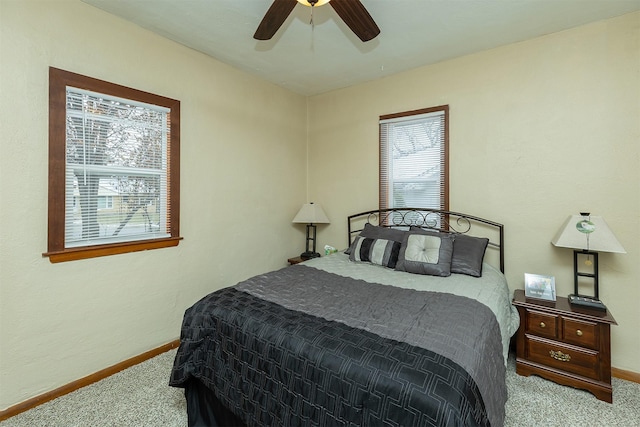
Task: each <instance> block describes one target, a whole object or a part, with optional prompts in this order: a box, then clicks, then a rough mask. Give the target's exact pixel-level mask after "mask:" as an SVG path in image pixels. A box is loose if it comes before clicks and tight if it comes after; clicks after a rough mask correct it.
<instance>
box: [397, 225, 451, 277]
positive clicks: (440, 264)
mask: <svg viewBox="0 0 640 427" xmlns="http://www.w3.org/2000/svg"><path fill="white" fill-rule="evenodd" d="M452 255H453V236H451V235H450V234H447V233H434V232H432V231H424V230H415V231H411V232H409V233H407V234H406V235H405V237H404V239H403V241H402V245H401V246H400V254H399V255H398V263H397V264H396V270H398V271H406V272H409V273H416V274H428V275H431V276H442V277H446V276H450V275H451V256H452Z"/></svg>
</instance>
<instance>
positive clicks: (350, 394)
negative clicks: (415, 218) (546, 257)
mask: <svg viewBox="0 0 640 427" xmlns="http://www.w3.org/2000/svg"><path fill="white" fill-rule="evenodd" d="M502 349H503V345H502V339H501V332H500V326H499V325H498V322H497V320H496V316H495V315H494V313H493V311H492V310H491V309H489V308H488V307H487V306H486V305H484V304H482V303H479V302H478V301H475V300H473V299H470V298H467V297H463V296H458V295H453V294H449V293H444V292H432V291H418V290H415V289H403V288H397V287H395V286H389V285H384V284H379V283H371V282H366V281H363V280H359V279H354V278H351V277H345V276H342V275H338V274H335V273H331V272H328V271H323V270H319V269H316V268H312V267H310V266H307V265H304V264H301V265H296V266H292V267H287V268H284V269H282V270H278V271H275V272H271V273H267V274H264V275H259V276H255V277H253V278H251V279H249V280H247V281H244V282H242V283H239V284H238V285H236V286H234V287H231V288H225V289H222V290H219V291H217V292H214V293H212V294H210V295H208V296H206V297H205V298H203V299H202V300H200V301H199V302H197V303H196V304H194V305H193V306H192V307H191V308H189V309H188V310H187V311H186V313H185V317H184V321H183V326H182V331H181V344H180V348H179V349H178V353H177V355H176V359H175V363H174V367H173V371H172V373H171V380H170V384H171V385H172V386H177V387H184V386H186V384H187V383H188V382H189V381H190V380H193V379H196V380H198V381H200V382H201V383H202V384H203V385H204V386H206V388H207V389H209V390H210V391H212V392H213V393H214V394H215V396H216V398H217V399H218V400H219V401H220V402H221V403H222V404H223V405H224V406H225V407H226V408H228V409H229V410H230V411H231V412H232V413H234V414H235V415H236V416H237V417H238V418H239V419H241V420H242V421H243V422H244V423H245V424H246V425H264V426H269V425H310V426H315V425H317V426H328V425H331V426H356V425H360V426H362V425H404V426H411V425H414V426H427V425H434V426H435V425H440V426H442V425H447V426H448V425H502V424H503V421H504V403H505V402H506V398H507V395H506V385H505V364H504V359H503V355H502Z"/></svg>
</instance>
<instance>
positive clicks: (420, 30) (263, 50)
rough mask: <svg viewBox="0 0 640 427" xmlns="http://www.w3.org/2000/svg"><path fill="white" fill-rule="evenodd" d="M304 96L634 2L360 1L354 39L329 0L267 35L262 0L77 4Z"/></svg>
mask: <svg viewBox="0 0 640 427" xmlns="http://www.w3.org/2000/svg"><path fill="white" fill-rule="evenodd" d="M83 1H84V2H85V3H88V4H90V5H93V6H96V7H98V8H100V9H103V10H105V11H107V12H109V13H112V14H114V15H117V16H120V17H122V18H124V19H126V20H129V21H131V22H134V23H135V24H137V25H139V26H141V27H143V28H146V29H149V30H151V31H153V32H155V33H157V34H160V35H162V36H164V37H167V38H169V39H171V40H174V41H176V42H178V43H181V44H183V45H185V46H188V47H190V48H192V49H195V50H197V51H200V52H202V53H205V54H207V55H210V56H212V57H214V58H216V59H218V60H220V61H222V62H225V63H227V64H230V65H232V66H234V67H236V68H238V69H241V70H244V71H246V72H248V73H251V74H254V75H256V76H259V77H262V78H264V79H266V80H269V81H271V82H273V83H275V84H277V85H280V86H282V87H285V88H287V89H289V90H292V91H294V92H297V93H300V94H303V95H314V94H319V93H323V92H327V91H330V90H333V89H338V88H342V87H347V86H351V85H354V84H357V83H362V82H365V81H369V80H374V79H378V78H380V77H384V76H388V75H391V74H395V73H398V72H400V71H404V70H408V69H411V68H415V67H418V66H422V65H427V64H433V63H436V62H440V61H443V60H446V59H450V58H455V57H458V56H462V55H467V54H470V53H474V52H478V51H482V50H486V49H491V48H494V47H497V46H501V45H505V44H509V43H515V42H519V41H522V40H526V39H530V38H533V37H538V36H541V35H544V34H549V33H554V32H558V31H562V30H565V29H568V28H572V27H576V26H579V25H583V24H586V23H589V22H594V21H598V20H602V19H606V18H610V17H614V16H619V15H623V14H625V13H629V12H632V11H637V10H640V0H362V4H363V5H364V6H365V7H366V8H367V10H368V11H369V13H370V14H371V16H372V17H373V19H374V20H375V21H376V23H377V24H378V26H379V27H380V31H381V33H380V35H379V36H378V37H376V38H375V39H373V40H371V41H369V42H366V43H363V42H362V41H360V39H358V38H357V37H356V36H355V35H354V34H353V33H352V32H351V30H349V28H348V27H347V26H346V25H345V24H344V23H343V22H342V20H341V19H340V18H339V17H338V15H337V14H336V13H335V11H334V10H333V8H332V7H331V6H330V5H325V6H321V7H317V8H315V11H314V17H313V21H314V26H313V28H312V26H311V25H310V24H309V19H310V11H311V9H310V8H309V7H305V6H303V5H300V4H298V5H296V7H295V8H294V10H293V12H292V13H291V15H290V16H289V18H288V19H287V20H286V21H285V23H284V24H283V25H282V27H281V28H280V30H279V31H278V32H277V33H276V35H275V36H274V37H273V39H271V40H269V41H257V40H254V39H253V34H254V32H255V30H256V28H257V27H258V24H259V23H260V21H261V20H262V17H263V16H264V14H265V12H266V11H267V9H268V8H269V6H270V5H271V2H272V1H271V0H83Z"/></svg>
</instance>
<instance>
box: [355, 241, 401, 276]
mask: <svg viewBox="0 0 640 427" xmlns="http://www.w3.org/2000/svg"><path fill="white" fill-rule="evenodd" d="M399 252H400V242H394V241H393V240H386V239H369V238H368V237H361V236H358V237H356V240H355V241H354V242H353V245H352V246H351V253H350V254H349V259H350V260H351V261H361V262H370V263H372V264H378V265H382V266H384V267H388V268H395V266H396V264H397V262H398V253H399Z"/></svg>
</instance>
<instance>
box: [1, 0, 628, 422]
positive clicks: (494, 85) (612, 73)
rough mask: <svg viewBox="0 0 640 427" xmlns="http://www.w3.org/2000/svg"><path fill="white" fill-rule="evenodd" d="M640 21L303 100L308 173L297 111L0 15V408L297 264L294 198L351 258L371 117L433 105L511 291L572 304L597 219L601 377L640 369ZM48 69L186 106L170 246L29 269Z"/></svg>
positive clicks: (466, 196)
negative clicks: (530, 278)
mask: <svg viewBox="0 0 640 427" xmlns="http://www.w3.org/2000/svg"><path fill="white" fill-rule="evenodd" d="M639 23H640V14H634V15H627V16H625V17H621V18H617V19H613V20H609V21H605V22H602V23H597V24H593V25H589V26H584V27H581V28H578V29H575V30H571V31H568V32H564V33H560V34H555V35H551V36H547V37H543V38H540V39H536V40H532V41H529V42H525V43H520V44H516V45H511V46H507V47H504V48H500V49H495V50H492V51H488V52H484V53H481V54H477V55H472V56H467V57H464V58H460V59H457V60H453V61H448V62H446V63H442V64H438V65H435V66H431V67H426V68H421V69H417V70H414V71H411V72H408V73H404V74H402V75H399V76H395V77H391V78H387V79H384V80H379V81H376V82H373V83H369V84H364V85H360V86H356V87H353V88H350V89H345V90H341V91H336V92H332V93H329V94H325V95H321V96H316V97H312V98H309V99H308V103H309V113H310V114H309V117H313V121H312V122H311V123H310V131H309V141H310V146H309V153H308V157H309V167H308V170H307V168H306V167H305V165H306V161H307V152H306V149H305V139H306V138H307V134H306V118H305V113H304V109H305V103H306V102H307V100H305V98H303V97H300V96H297V95H294V94H292V93H290V92H288V91H285V90H283V89H280V88H277V87H275V86H273V85H270V84H268V83H264V82H260V81H258V80H256V79H254V78H253V77H251V76H249V75H246V74H244V73H242V72H239V71H237V70H234V69H232V68H230V67H228V66H226V65H224V64H221V63H219V62H216V61H214V60H211V59H210V58H207V57H205V56H203V55H201V54H199V53H197V52H195V51H192V50H189V49H186V48H183V47H181V46H179V45H176V44H174V43H172V42H169V41H167V40H166V39H163V38H160V37H158V36H155V35H153V34H151V33H149V32H147V31H144V30H142V29H140V28H138V27H136V26H134V25H132V24H129V23H126V22H124V21H122V20H119V19H117V18H114V17H112V16H110V15H108V14H105V13H103V12H101V11H99V10H97V9H95V8H93V7H90V6H87V5H85V4H83V3H81V2H79V1H78V0H65V1H36V0H29V1H11V0H10V1H1V0H0V94H1V96H0V122H1V126H0V127H1V129H2V132H1V133H0V218H1V220H0V236H1V237H0V343H1V345H0V384H1V386H0V410H2V409H5V408H7V407H9V406H11V405H14V404H16V403H19V402H21V401H23V400H26V399H28V398H31V397H33V396H36V395H38V394H41V393H44V392H47V391H49V390H52V389H54V388H56V387H59V386H61V385H64V384H66V383H69V382H71V381H73V380H76V379H78V378H80V377H82V376H85V375H88V374H91V373H93V372H95V371H98V370H100V369H103V368H105V367H107V366H110V365H112V364H114V363H117V362H119V361H121V360H124V359H127V358H129V357H131V356H134V355H137V354H140V353H142V352H144V351H146V350H149V349H151V348H154V347H157V346H159V345H162V344H164V343H166V342H168V341H171V340H173V339H176V338H177V337H178V333H179V325H180V321H181V319H182V315H183V312H184V309H185V308H186V307H188V306H189V305H191V304H192V303H193V302H194V301H195V300H197V299H199V298H200V297H202V296H203V295H205V294H206V293H208V292H210V291H212V290H214V289H217V288H220V287H222V286H227V285H231V284H233V283H235V282H236V281H238V280H240V279H242V278H245V277H248V276H250V275H252V274H255V273H258V272H262V271H266V270H269V269H274V268H278V267H281V266H283V265H284V260H285V259H286V258H287V257H289V256H291V255H292V254H296V253H298V252H300V251H301V250H302V248H301V242H302V235H303V234H302V230H300V229H299V228H297V227H296V226H294V225H292V224H291V223H290V220H291V218H292V217H293V215H295V212H296V211H297V209H298V208H299V206H300V205H301V203H303V202H305V201H307V199H306V193H307V188H306V186H307V185H308V187H309V189H308V193H309V196H310V200H314V201H316V202H318V203H322V205H323V207H324V208H325V210H326V212H327V214H328V215H329V217H330V218H331V220H332V224H331V225H328V226H320V227H319V239H320V241H319V244H320V246H323V245H324V244H325V243H330V244H333V245H334V246H337V247H343V246H345V245H346V237H345V234H346V224H345V222H344V220H343V218H345V217H346V215H348V214H349V213H353V212H356V211H360V210H365V209H370V208H372V207H375V206H376V204H377V188H378V187H377V176H378V175H377V165H378V154H377V150H378V143H377V141H378V131H377V119H378V116H379V115H381V114H386V113H392V112H398V111H405V110H409V109H414V108H423V107H429V106H434V105H440V104H449V105H450V107H451V123H452V125H451V207H452V208H454V209H456V210H461V211H467V212H471V213H474V214H477V215H479V216H485V217H489V218H492V219H495V220H498V221H501V222H503V223H504V224H505V225H506V232H507V259H506V262H507V275H508V278H509V281H510V285H511V287H512V288H520V287H522V275H523V273H524V272H535V273H541V274H552V275H555V276H556V278H557V282H558V290H559V294H561V295H562V294H567V293H569V291H570V289H571V284H570V282H571V251H570V250H562V249H556V248H554V247H552V246H551V245H550V243H549V240H550V239H551V236H552V235H553V234H554V233H555V231H556V229H557V228H558V227H559V226H560V224H561V223H562V221H563V220H564V219H565V218H566V216H568V215H569V214H571V213H575V212H578V211H581V210H584V209H589V210H591V212H593V213H594V214H599V215H603V216H604V217H605V218H606V219H607V221H608V223H609V225H610V226H611V228H612V229H613V230H614V231H615V232H616V234H617V235H618V237H619V239H620V241H621V242H622V244H623V245H624V246H625V248H626V249H627V252H628V253H627V254H626V255H611V254H603V255H601V267H602V272H601V280H602V292H601V294H602V298H603V299H604V300H605V302H606V303H607V305H608V306H609V307H610V309H611V310H612V312H613V314H614V316H615V317H616V319H617V320H618V323H619V324H620V325H619V326H615V327H613V330H612V331H613V332H612V333H613V338H612V340H613V365H614V366H616V367H619V368H622V369H629V370H633V371H635V372H640V364H639V362H638V361H637V357H636V356H637V354H638V353H639V352H640V348H639V346H640V337H639V334H638V332H637V329H636V326H637V324H639V323H640V318H639V314H638V301H639V300H640V286H639V285H638V283H640V262H638V261H640V260H639V255H638V251H639V249H640V247H639V245H640V243H639V242H640V218H639V214H638V212H639V211H640V184H639V183H640V173H639V169H640V168H639V167H638V166H639V165H640V161H639V156H640V149H639V141H640V129H639V126H640V124H639V123H640V120H638V118H639V113H640V106H639V103H640V101H639V93H640V82H639V77H638V76H639V68H640V65H639V63H640V60H639V53H640V49H639V33H638V27H639ZM49 66H54V67H58V68H62V69H66V70H69V71H74V72H78V73H82V74H86V75H89V76H92V77H96V78H101V79H105V80H110V81H113V82H115V83H119V84H123V85H127V86H131V87H135V88H137V89H142V90H146V91H150V92H155V93H158V94H161V95H164V96H168V97H172V98H177V99H180V100H181V101H182V123H181V125H182V162H181V163H182V173H181V181H182V209H181V215H182V217H181V218H182V224H181V225H182V227H181V229H182V233H181V234H182V235H183V236H184V237H185V240H184V241H183V242H182V243H181V244H180V246H178V247H177V248H170V249H162V250H156V251H148V252H142V253H134V254H125V255H119V256H113V257H105V258H97V259H92V260H85V261H76V262H69V263H62V264H57V265H52V264H50V263H49V261H48V260H47V259H45V258H42V257H41V253H42V252H44V251H45V250H46V221H47V218H46V209H47V190H46V187H47V148H48V145H47V144H48V142H47V114H48V113H47V90H48V87H47V70H48V67H49ZM16 100H19V101H16ZM320 113H321V114H320ZM307 173H308V175H309V178H308V183H305V177H306V174H307ZM582 177H586V178H582ZM274 201H277V203H274ZM203 212H207V215H205V216H203V215H202V213H203ZM240 222H246V223H242V226H238V225H237V224H238V223H240ZM256 243H258V244H256Z"/></svg>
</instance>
